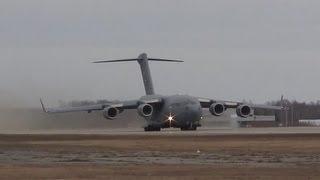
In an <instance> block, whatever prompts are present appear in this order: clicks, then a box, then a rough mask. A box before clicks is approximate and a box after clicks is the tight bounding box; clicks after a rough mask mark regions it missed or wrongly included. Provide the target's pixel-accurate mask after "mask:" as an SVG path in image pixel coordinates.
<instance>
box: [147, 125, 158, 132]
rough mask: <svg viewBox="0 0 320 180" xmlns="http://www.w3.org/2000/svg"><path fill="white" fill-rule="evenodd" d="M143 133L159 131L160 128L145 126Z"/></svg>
mask: <svg viewBox="0 0 320 180" xmlns="http://www.w3.org/2000/svg"><path fill="white" fill-rule="evenodd" d="M144 131H146V132H147V131H161V128H160V127H153V126H147V127H145V128H144Z"/></svg>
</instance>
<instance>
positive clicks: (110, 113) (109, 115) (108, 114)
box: [103, 107, 119, 120]
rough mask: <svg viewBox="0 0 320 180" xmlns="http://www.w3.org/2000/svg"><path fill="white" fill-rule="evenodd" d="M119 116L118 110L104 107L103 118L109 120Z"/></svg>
mask: <svg viewBox="0 0 320 180" xmlns="http://www.w3.org/2000/svg"><path fill="white" fill-rule="evenodd" d="M118 114H119V110H118V109H117V108H114V107H106V108H104V110H103V117H105V118H106V119H109V120H113V119H115V118H116V117H117V116H118Z"/></svg>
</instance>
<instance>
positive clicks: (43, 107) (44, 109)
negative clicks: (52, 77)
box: [40, 98, 48, 113]
mask: <svg viewBox="0 0 320 180" xmlns="http://www.w3.org/2000/svg"><path fill="white" fill-rule="evenodd" d="M40 103H41V107H42V110H43V112H45V113H48V110H47V109H46V107H45V106H44V104H43V101H42V99H41V98H40Z"/></svg>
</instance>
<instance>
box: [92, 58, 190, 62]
mask: <svg viewBox="0 0 320 180" xmlns="http://www.w3.org/2000/svg"><path fill="white" fill-rule="evenodd" d="M139 60H143V59H139V58H136V59H116V60H107V61H95V62H93V63H110V62H129V61H139ZM147 60H148V61H163V62H184V61H182V60H176V59H159V58H148V59H147Z"/></svg>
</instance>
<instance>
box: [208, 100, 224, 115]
mask: <svg viewBox="0 0 320 180" xmlns="http://www.w3.org/2000/svg"><path fill="white" fill-rule="evenodd" d="M225 110H226V108H225V106H224V105H223V104H221V103H214V104H211V106H210V107H209V111H210V112H211V114H212V115H214V116H221V115H222V114H223V113H224V111H225Z"/></svg>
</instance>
